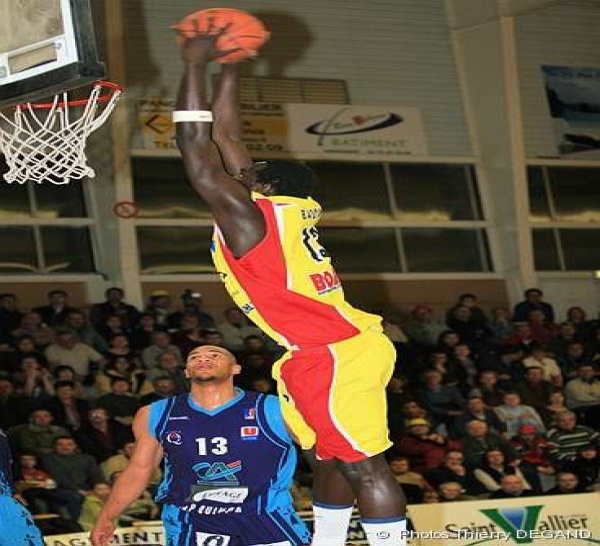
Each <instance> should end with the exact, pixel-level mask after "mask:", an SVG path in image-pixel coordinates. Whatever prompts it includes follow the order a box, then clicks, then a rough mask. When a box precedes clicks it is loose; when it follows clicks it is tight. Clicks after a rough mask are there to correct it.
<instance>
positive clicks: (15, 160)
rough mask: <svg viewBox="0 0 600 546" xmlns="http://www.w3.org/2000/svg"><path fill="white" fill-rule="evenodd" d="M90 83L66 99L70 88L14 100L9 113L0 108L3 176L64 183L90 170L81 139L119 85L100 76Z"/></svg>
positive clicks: (106, 110)
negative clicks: (33, 99)
mask: <svg viewBox="0 0 600 546" xmlns="http://www.w3.org/2000/svg"><path fill="white" fill-rule="evenodd" d="M91 87H92V91H91V92H90V95H89V97H88V98H85V99H77V100H74V99H69V93H72V92H73V91H67V92H64V93H59V94H58V95H56V96H55V97H54V99H53V100H52V102H44V103H27V104H19V105H17V106H15V107H14V108H13V111H12V116H11V115H10V114H8V113H6V112H5V113H2V112H0V119H1V120H2V121H4V122H5V123H3V124H0V150H1V151H2V153H3V154H4V156H5V158H6V163H7V165H8V167H9V170H8V172H7V173H6V174H5V175H4V179H5V180H6V182H8V183H9V184H10V183H12V182H16V183H17V184H24V183H25V182H36V183H38V184H41V183H42V182H50V183H52V184H68V183H69V181H70V180H72V179H75V180H77V179H81V178H84V177H86V176H88V177H90V178H93V177H94V176H95V175H96V173H95V172H94V169H92V168H91V167H89V166H88V165H87V156H86V153H85V146H86V142H87V139H88V137H89V136H90V134H91V133H93V132H94V131H95V130H96V129H98V127H100V126H101V125H102V124H103V123H104V122H105V121H106V119H107V118H108V116H109V115H110V114H111V112H112V111H113V109H114V107H115V106H116V104H117V100H118V99H119V96H120V95H121V92H122V88H121V87H120V86H118V85H116V84H114V83H110V82H105V81H99V82H96V83H94V84H92V86H91ZM78 109H81V110H82V111H81V112H79V111H78ZM9 116H10V117H9Z"/></svg>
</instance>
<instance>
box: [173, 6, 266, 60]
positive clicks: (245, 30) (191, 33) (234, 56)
mask: <svg viewBox="0 0 600 546" xmlns="http://www.w3.org/2000/svg"><path fill="white" fill-rule="evenodd" d="M172 28H173V29H175V30H176V31H177V40H178V42H179V45H182V44H183V42H184V40H186V39H187V38H194V37H196V36H199V35H203V34H204V35H208V36H217V38H216V40H215V46H216V48H217V50H218V51H223V52H227V51H228V52H229V53H225V54H224V55H221V56H219V57H217V58H216V60H217V61H218V62H220V63H235V62H237V61H241V60H242V59H246V58H247V57H254V56H256V54H257V51H258V49H259V48H260V47H261V46H262V45H263V44H264V43H265V42H266V41H267V40H268V39H269V32H268V31H267V29H266V28H265V26H264V25H263V23H262V21H260V20H259V19H257V18H256V17H254V15H251V14H250V13H248V12H245V11H242V10H239V9H230V8H211V9H204V10H201V11H195V12H194V13H190V14H189V15H187V16H186V17H184V18H183V19H182V20H181V21H180V22H179V23H178V24H176V25H174V26H173V27H172Z"/></svg>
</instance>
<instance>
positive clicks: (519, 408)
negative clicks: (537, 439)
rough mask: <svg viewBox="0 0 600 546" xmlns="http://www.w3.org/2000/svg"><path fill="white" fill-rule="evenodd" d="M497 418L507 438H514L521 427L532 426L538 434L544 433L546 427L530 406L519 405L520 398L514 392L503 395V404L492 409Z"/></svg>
mask: <svg viewBox="0 0 600 546" xmlns="http://www.w3.org/2000/svg"><path fill="white" fill-rule="evenodd" d="M494 410H495V412H496V413H497V415H498V417H499V418H500V419H501V420H502V422H504V424H505V425H506V433H507V437H508V438H512V437H513V436H516V435H517V434H518V432H519V427H520V426H521V425H533V426H534V427H536V430H537V431H538V432H545V430H546V427H545V426H544V422H543V421H542V418H541V417H540V415H539V413H538V412H537V411H536V410H535V409H534V408H532V407H531V406H526V405H524V404H521V397H520V396H519V393H518V392H516V391H509V392H506V393H505V394H504V403H503V404H502V405H501V406H498V407H496V408H494Z"/></svg>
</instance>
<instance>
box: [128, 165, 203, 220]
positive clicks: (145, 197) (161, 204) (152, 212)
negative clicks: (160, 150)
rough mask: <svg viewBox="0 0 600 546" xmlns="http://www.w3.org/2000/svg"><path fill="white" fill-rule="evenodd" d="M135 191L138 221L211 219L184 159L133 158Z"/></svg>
mask: <svg viewBox="0 0 600 546" xmlns="http://www.w3.org/2000/svg"><path fill="white" fill-rule="evenodd" d="M133 191H134V195H135V201H136V203H137V204H138V205H139V206H140V215H139V218H207V219H208V218H211V214H210V210H209V208H208V206H207V205H206V203H205V202H204V201H203V200H202V199H201V198H200V196H199V195H198V194H197V193H196V191H195V190H194V188H192V186H191V185H190V183H189V182H188V179H187V175H186V172H185V169H184V167H183V162H182V161H181V159H156V158H153V159H148V158H143V159H142V158H134V159H133Z"/></svg>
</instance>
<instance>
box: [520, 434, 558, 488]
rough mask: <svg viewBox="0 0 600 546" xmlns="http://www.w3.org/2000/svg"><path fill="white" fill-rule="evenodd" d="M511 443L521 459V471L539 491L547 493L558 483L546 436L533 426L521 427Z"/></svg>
mask: <svg viewBox="0 0 600 546" xmlns="http://www.w3.org/2000/svg"><path fill="white" fill-rule="evenodd" d="M510 443H511V444H512V446H513V447H514V448H515V449H516V450H517V453H518V456H519V459H521V465H520V467H521V469H522V471H523V472H524V473H526V474H527V475H528V476H529V477H530V480H531V481H532V483H535V487H534V489H536V490H537V491H542V492H543V491H546V490H548V489H550V488H551V487H553V486H554V484H555V483H556V478H555V474H556V469H555V468H554V466H553V465H552V463H551V461H550V458H549V457H548V451H549V449H550V444H549V443H548V440H547V439H546V438H545V436H544V434H542V433H538V430H537V428H536V427H535V426H533V425H521V426H520V427H519V433H518V434H517V435H516V436H514V437H513V438H512V439H511V440H510Z"/></svg>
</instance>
